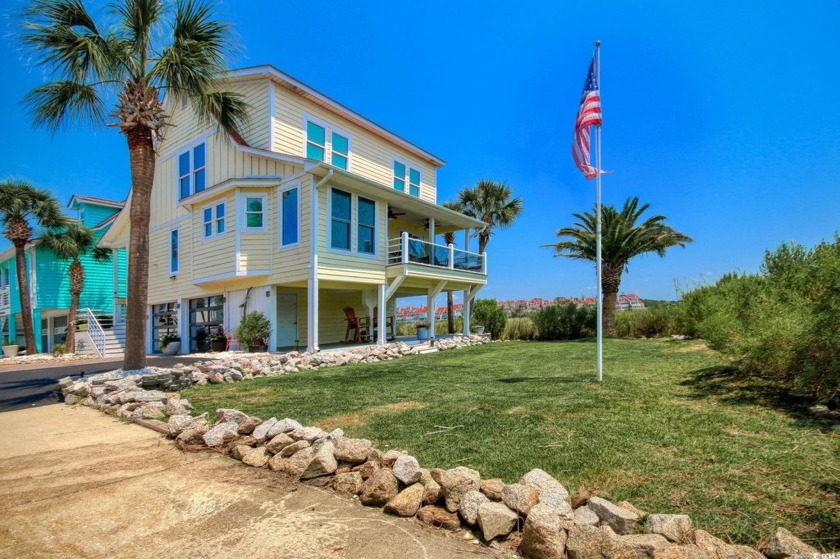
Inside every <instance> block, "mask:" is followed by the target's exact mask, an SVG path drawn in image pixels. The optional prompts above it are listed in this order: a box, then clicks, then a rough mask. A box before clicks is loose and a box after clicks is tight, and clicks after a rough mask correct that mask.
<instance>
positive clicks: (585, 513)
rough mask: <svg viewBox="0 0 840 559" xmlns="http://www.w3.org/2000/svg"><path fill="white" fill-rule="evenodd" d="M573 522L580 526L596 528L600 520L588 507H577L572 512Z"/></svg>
mask: <svg viewBox="0 0 840 559" xmlns="http://www.w3.org/2000/svg"><path fill="white" fill-rule="evenodd" d="M574 521H575V524H579V525H581V526H597V525H598V523H599V522H600V521H601V519H600V518H598V515H597V514H595V513H594V512H592V509H590V508H589V507H578V508H576V509H575V511H574Z"/></svg>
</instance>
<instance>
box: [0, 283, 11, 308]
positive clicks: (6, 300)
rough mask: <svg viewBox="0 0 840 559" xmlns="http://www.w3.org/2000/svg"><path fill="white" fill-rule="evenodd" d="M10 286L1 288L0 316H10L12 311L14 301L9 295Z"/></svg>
mask: <svg viewBox="0 0 840 559" xmlns="http://www.w3.org/2000/svg"><path fill="white" fill-rule="evenodd" d="M9 292H10V290H9V286H8V285H7V286H6V287H0V314H9V311H11V309H12V300H11V298H10V295H9Z"/></svg>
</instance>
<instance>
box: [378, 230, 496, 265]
mask: <svg viewBox="0 0 840 559" xmlns="http://www.w3.org/2000/svg"><path fill="white" fill-rule="evenodd" d="M397 264H422V265H425V266H432V267H435V268H446V269H449V270H456V271H459V272H471V273H475V274H482V275H487V255H486V254H476V253H474V252H469V251H466V250H462V249H459V248H455V246H454V245H439V244H435V243H430V242H428V241H423V240H420V239H413V238H411V237H409V235H408V234H407V233H403V235H402V236H400V237H397V238H396V239H391V240H390V241H389V242H388V265H389V266H390V265H397Z"/></svg>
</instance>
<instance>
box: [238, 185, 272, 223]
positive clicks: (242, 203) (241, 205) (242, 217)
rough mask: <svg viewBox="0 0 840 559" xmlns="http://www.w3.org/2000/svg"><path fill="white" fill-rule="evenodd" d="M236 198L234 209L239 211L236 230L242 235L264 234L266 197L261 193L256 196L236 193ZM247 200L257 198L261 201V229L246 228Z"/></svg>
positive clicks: (266, 215)
mask: <svg viewBox="0 0 840 559" xmlns="http://www.w3.org/2000/svg"><path fill="white" fill-rule="evenodd" d="M237 197H238V198H237V204H236V207H237V208H238V210H239V211H238V212H237V220H236V221H237V223H236V230H237V231H241V232H242V233H265V231H266V227H268V195H267V194H265V193H262V192H261V193H258V194H248V193H242V192H238V193H237ZM247 198H259V199H261V200H262V216H263V219H262V227H248V226H247V221H246V217H247V207H246V204H247V202H248V201H247Z"/></svg>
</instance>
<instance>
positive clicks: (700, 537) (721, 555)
mask: <svg viewBox="0 0 840 559" xmlns="http://www.w3.org/2000/svg"><path fill="white" fill-rule="evenodd" d="M694 543H695V544H696V545H697V547H699V548H700V549H702V550H703V551H704V552H705V553H706V554H707V555H709V556H710V557H714V558H715V559H765V558H764V555H762V554H761V553H759V552H758V551H756V550H755V549H753V548H751V547H747V546H746V545H731V544H728V543H726V542H725V541H723V540H721V539H719V538H716V537H714V536H713V535H711V534H710V533H708V532H706V531H705V530H695V531H694Z"/></svg>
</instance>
